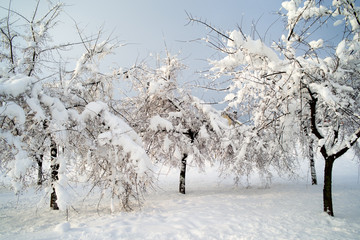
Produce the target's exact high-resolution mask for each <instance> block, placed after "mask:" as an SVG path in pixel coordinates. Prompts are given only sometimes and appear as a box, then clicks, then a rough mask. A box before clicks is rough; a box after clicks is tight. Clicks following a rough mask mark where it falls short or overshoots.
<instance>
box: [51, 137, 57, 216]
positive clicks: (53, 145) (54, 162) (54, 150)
mask: <svg viewBox="0 0 360 240" xmlns="http://www.w3.org/2000/svg"><path fill="white" fill-rule="evenodd" d="M50 153H51V165H50V167H51V186H52V189H53V191H52V193H51V196H50V208H51V209H53V210H59V207H58V205H57V203H56V200H57V195H56V191H55V187H54V182H56V181H57V180H59V164H58V163H57V148H56V143H55V142H54V141H51V145H50Z"/></svg>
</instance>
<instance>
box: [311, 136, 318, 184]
mask: <svg viewBox="0 0 360 240" xmlns="http://www.w3.org/2000/svg"><path fill="white" fill-rule="evenodd" d="M313 145H314V140H313V139H310V143H309V160H310V171H311V184H312V185H317V178H316V169H315V160H314V146H313Z"/></svg>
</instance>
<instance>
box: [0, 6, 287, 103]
mask: <svg viewBox="0 0 360 240" xmlns="http://www.w3.org/2000/svg"><path fill="white" fill-rule="evenodd" d="M36 2H37V1H36V0H12V9H14V10H16V11H19V12H21V13H23V14H24V15H25V16H27V17H28V18H30V16H31V14H32V12H33V9H34V6H35V5H36ZM54 2H55V1H54ZM62 2H64V3H65V4H66V5H67V6H66V7H65V9H64V10H65V12H64V13H63V14H62V15H61V17H60V19H61V23H60V24H59V25H58V26H57V28H56V29H55V30H54V33H53V35H54V41H56V42H69V41H71V42H73V41H78V39H79V38H78V36H77V34H76V29H75V26H74V25H75V24H74V22H73V20H72V18H73V19H74V20H75V21H76V22H77V23H78V25H79V26H80V27H81V28H84V30H85V31H84V32H85V33H86V34H88V35H90V34H93V33H96V32H97V31H98V29H99V28H100V27H101V26H103V27H104V30H105V35H106V34H110V33H112V36H113V37H117V39H118V40H121V41H122V42H123V43H130V44H129V45H127V46H124V47H121V48H120V49H118V51H117V52H116V53H117V54H116V55H114V56H112V57H111V58H110V59H108V60H107V61H106V63H107V64H108V65H109V66H111V67H124V68H126V67H130V66H131V65H133V64H134V63H135V62H136V61H141V60H143V59H150V58H149V55H150V53H152V54H156V53H163V55H162V56H164V52H165V44H164V42H166V45H167V47H168V50H169V51H170V53H172V54H178V55H179V58H180V59H183V63H184V64H185V65H187V66H188V67H189V68H188V70H186V71H185V72H184V74H182V76H181V78H182V79H181V81H182V82H191V81H194V80H197V79H199V78H200V75H199V74H195V73H194V72H195V71H197V70H206V69H208V64H207V61H206V60H207V59H208V58H210V57H215V56H214V53H215V51H214V50H213V49H211V48H210V47H209V46H208V45H206V43H205V42H203V41H195V42H194V41H191V40H194V39H199V38H203V37H206V34H207V33H208V29H206V28H205V27H204V26H202V25H199V24H190V25H186V24H187V16H186V13H185V11H187V12H188V13H190V14H192V15H193V16H194V17H197V18H201V19H202V20H206V21H207V22H208V23H211V24H212V25H213V26H215V27H216V28H218V29H220V30H222V31H224V32H226V31H231V30H233V29H235V28H237V25H238V24H239V25H241V26H242V28H243V30H244V32H245V33H247V34H250V32H251V29H252V24H253V22H257V29H258V32H259V34H260V35H261V36H262V37H264V34H265V32H267V33H266V38H265V41H266V42H270V41H271V40H278V38H279V37H280V34H281V31H282V30H283V29H284V23H283V22H282V21H281V20H279V19H278V18H279V16H278V15H277V14H276V13H275V12H276V11H278V10H279V9H280V7H281V2H282V1H281V0H222V1H216V0H207V1H198V0H181V1H170V0H153V1H150V0H131V1H130V0H129V1H123V0H120V1H119V0H118V1H117V0H102V1H100V0H62ZM0 5H1V6H5V7H7V5H8V1H7V0H4V1H2V3H1V4H0ZM40 5H41V6H42V7H46V8H47V6H48V1H47V0H41V2H40ZM0 14H1V15H3V16H4V14H6V11H4V10H2V11H1V12H0ZM277 20H278V21H277ZM276 21H277V22H276ZM274 22H276V24H274V25H273V23H274ZM268 28H269V30H268V31H267V29H268ZM82 51H83V49H82V50H81V51H80V50H76V51H72V52H71V55H69V56H68V57H69V58H71V59H70V61H72V62H74V61H75V60H76V59H77V58H79V57H80V55H81V54H82ZM73 64H74V63H73ZM70 65H71V64H70ZM69 67H71V66H69ZM211 94H214V93H211ZM215 95H216V94H214V98H216V97H215ZM200 97H204V96H200ZM204 98H205V97H204ZM206 98H207V99H208V100H211V99H209V98H208V97H206Z"/></svg>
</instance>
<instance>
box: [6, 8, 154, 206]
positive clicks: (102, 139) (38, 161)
mask: <svg viewBox="0 0 360 240" xmlns="http://www.w3.org/2000/svg"><path fill="white" fill-rule="evenodd" d="M39 2H40V1H38V2H37V5H36V8H35V10H34V13H33V15H32V16H31V18H30V19H28V18H26V17H25V16H24V15H22V14H20V13H17V12H16V11H13V10H12V9H11V5H10V7H9V9H8V10H7V13H8V15H7V17H6V18H4V19H2V20H1V22H0V27H1V34H2V38H1V39H2V41H3V44H2V45H1V49H0V57H1V60H2V62H1V67H2V68H1V72H0V100H1V107H0V120H1V131H0V141H1V143H2V145H1V150H3V151H1V153H0V154H1V159H2V160H1V162H0V164H1V166H2V169H4V170H5V171H7V173H8V175H9V176H11V177H12V178H13V183H14V184H13V185H14V189H15V191H19V190H21V189H22V187H26V186H27V185H30V184H31V183H32V179H34V180H35V179H36V176H38V179H37V182H38V183H42V182H43V181H45V180H46V181H45V183H46V184H47V185H48V186H50V188H48V189H49V190H50V191H52V192H49V193H48V194H50V206H51V208H52V209H60V210H65V209H66V208H67V206H68V205H69V204H71V201H70V200H71V199H70V198H69V195H68V192H67V187H68V184H69V182H68V176H69V173H73V172H74V171H77V170H78V171H79V172H77V174H82V176H85V177H87V178H88V179H89V181H90V182H89V183H88V184H90V183H91V184H93V185H98V186H100V187H101V188H102V189H103V191H104V193H110V194H111V196H110V197H111V199H112V201H113V200H115V197H118V198H119V200H120V206H121V207H122V208H123V209H125V210H129V209H130V208H131V205H132V204H133V201H132V200H133V199H134V198H135V199H136V200H137V202H139V201H140V199H141V198H140V196H141V193H142V192H143V191H144V190H145V188H146V186H147V184H148V183H149V182H150V181H151V176H152V174H151V164H150V162H149V159H148V157H147V155H146V153H145V151H144V149H143V147H142V142H141V140H140V138H139V137H138V136H137V134H136V133H135V132H134V131H133V130H132V129H131V128H130V127H129V126H128V125H127V124H126V123H125V122H124V121H123V120H122V119H121V118H120V117H119V116H116V115H115V114H114V111H113V108H112V102H113V101H114V99H113V98H112V95H113V85H114V84H115V80H116V79H117V78H118V74H117V72H114V73H113V72H111V73H110V74H108V73H106V74H104V73H102V72H101V71H100V70H99V65H100V62H101V60H102V58H103V57H104V56H106V55H107V54H109V53H111V51H112V50H113V48H114V45H111V44H110V41H109V39H106V40H105V41H103V42H99V38H94V39H89V38H83V37H82V36H80V37H81V42H80V43H81V44H83V45H84V46H85V49H86V53H85V54H83V55H82V56H81V58H80V59H79V61H78V62H77V64H76V66H75V69H74V71H67V70H65V69H64V68H63V67H64V65H61V64H60V59H61V58H60V57H59V58H58V59H57V58H56V55H52V51H53V50H60V49H62V48H64V47H66V46H70V45H75V44H64V45H56V46H51V45H50V44H49V41H48V40H49V39H50V35H49V30H50V28H52V27H53V26H54V24H55V23H56V18H57V16H58V14H59V13H60V12H61V9H62V8H61V7H62V5H61V4H56V5H51V7H50V8H49V10H48V11H47V12H45V14H44V15H43V16H40V17H38V14H39V12H40V10H39V9H40V8H39ZM10 3H11V1H10ZM13 19H14V20H13ZM15 23H16V25H15ZM23 28H25V29H23ZM26 28H29V29H26ZM99 37H100V34H99ZM54 66H55V67H54ZM59 69H60V71H59ZM44 165H46V169H45V168H44ZM35 168H37V170H38V171H37V172H38V174H34V173H35ZM70 168H71V169H70ZM112 206H113V204H112ZM112 210H114V208H112Z"/></svg>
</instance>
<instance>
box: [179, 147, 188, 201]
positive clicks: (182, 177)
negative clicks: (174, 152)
mask: <svg viewBox="0 0 360 240" xmlns="http://www.w3.org/2000/svg"><path fill="white" fill-rule="evenodd" d="M186 158H187V154H184V155H183V158H182V159H181V168H180V184H179V192H180V193H182V194H185V174H186Z"/></svg>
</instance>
